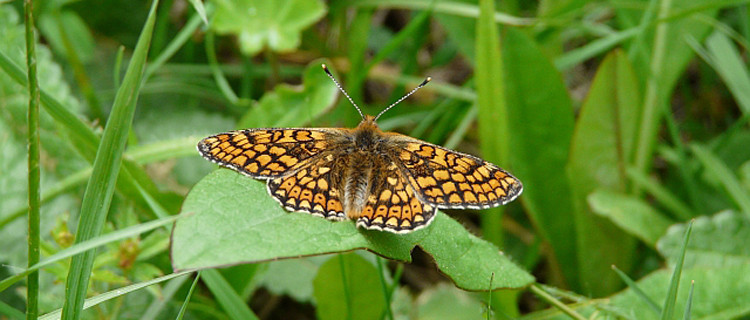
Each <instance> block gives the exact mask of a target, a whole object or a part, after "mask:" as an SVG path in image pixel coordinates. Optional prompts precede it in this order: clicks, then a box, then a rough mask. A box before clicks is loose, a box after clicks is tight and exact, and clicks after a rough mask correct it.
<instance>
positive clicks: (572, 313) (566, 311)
mask: <svg viewBox="0 0 750 320" xmlns="http://www.w3.org/2000/svg"><path fill="white" fill-rule="evenodd" d="M529 289H530V290H531V292H532V293H533V294H535V295H536V296H537V297H539V298H541V299H542V300H544V301H546V302H547V303H549V304H551V305H553V306H554V307H555V308H557V309H559V310H560V311H562V312H563V313H564V314H566V315H568V316H570V317H571V318H573V319H576V320H586V318H585V317H584V316H582V315H580V314H578V312H576V311H575V310H573V309H571V308H570V307H568V306H567V305H565V304H564V303H562V301H560V300H557V299H555V297H553V296H552V295H550V294H549V293H547V292H546V291H544V289H542V288H541V287H539V285H537V284H532V285H531V287H529Z"/></svg>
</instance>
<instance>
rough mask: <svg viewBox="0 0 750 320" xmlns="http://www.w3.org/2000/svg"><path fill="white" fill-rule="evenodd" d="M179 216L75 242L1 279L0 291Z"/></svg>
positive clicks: (167, 223) (170, 221) (165, 223)
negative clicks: (62, 262) (55, 265)
mask: <svg viewBox="0 0 750 320" xmlns="http://www.w3.org/2000/svg"><path fill="white" fill-rule="evenodd" d="M178 217H180V216H171V217H169V218H165V219H159V220H153V221H149V222H146V223H141V224H139V225H135V226H132V227H129V228H125V229H121V230H117V231H114V232H110V233H108V234H106V235H103V236H99V237H97V238H94V239H90V240H87V241H83V242H80V243H77V244H74V245H73V246H71V247H69V248H66V249H64V250H61V251H59V252H57V253H55V254H53V255H51V256H49V257H47V259H44V261H42V262H39V263H37V264H35V265H33V266H31V267H30V268H28V269H26V270H23V271H21V273H19V274H16V275H14V276H11V277H8V278H5V279H3V281H0V292H2V291H3V290H5V289H7V288H8V287H10V286H11V285H12V284H14V283H16V282H17V281H19V280H21V279H23V277H25V276H26V275H28V274H29V273H31V272H33V271H36V270H39V269H41V268H43V267H45V266H48V265H50V264H52V263H55V262H57V261H60V260H63V259H66V258H70V257H72V256H74V255H77V254H79V253H82V252H86V251H88V250H91V249H94V248H97V247H101V246H103V245H105V244H107V243H110V242H114V241H117V240H122V239H125V238H129V237H132V236H135V235H139V234H141V233H144V232H147V231H150V230H153V229H156V228H158V227H161V226H165V225H169V224H171V223H172V222H174V221H175V220H177V218H178Z"/></svg>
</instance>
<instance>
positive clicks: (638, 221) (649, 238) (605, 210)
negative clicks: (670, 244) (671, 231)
mask: <svg viewBox="0 0 750 320" xmlns="http://www.w3.org/2000/svg"><path fill="white" fill-rule="evenodd" d="M588 203H589V206H591V210H593V212H594V213H596V214H598V215H601V216H603V217H606V218H609V220H611V221H612V222H613V223H614V224H616V225H617V226H619V227H620V228H622V229H623V230H625V231H626V232H628V233H629V234H631V235H633V236H635V237H638V238H639V239H641V240H643V242H645V243H646V244H648V245H649V246H650V247H652V248H653V247H654V246H655V245H656V241H657V240H659V238H660V237H661V236H663V235H664V233H665V232H666V231H667V228H668V227H669V226H670V225H671V224H672V222H671V221H670V220H669V219H667V218H664V216H663V214H662V213H660V212H659V211H657V210H656V209H654V208H652V207H651V206H650V205H649V204H648V203H647V202H646V201H644V200H641V199H640V198H636V197H634V196H630V195H627V194H624V193H617V192H612V191H607V190H597V191H594V192H593V193H591V194H589V196H588Z"/></svg>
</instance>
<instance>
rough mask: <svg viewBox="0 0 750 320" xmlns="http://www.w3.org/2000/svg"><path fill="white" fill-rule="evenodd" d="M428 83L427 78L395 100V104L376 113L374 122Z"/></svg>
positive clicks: (430, 79) (428, 78) (429, 79)
mask: <svg viewBox="0 0 750 320" xmlns="http://www.w3.org/2000/svg"><path fill="white" fill-rule="evenodd" d="M430 81H432V78H431V77H427V78H426V79H424V81H422V83H420V84H419V85H418V86H417V87H416V88H414V89H412V90H411V91H409V93H407V94H406V95H405V96H403V97H401V99H398V100H396V102H394V103H392V104H391V105H390V106H388V108H385V109H383V111H380V113H378V115H377V116H375V121H377V120H378V118H380V116H382V115H383V114H384V113H385V112H386V111H388V110H390V109H391V108H393V107H395V106H396V105H397V104H399V103H400V102H401V101H404V100H406V98H408V97H409V96H410V95H413V94H414V93H415V92H417V90H419V89H421V88H422V87H424V86H426V85H427V83H428V82H430Z"/></svg>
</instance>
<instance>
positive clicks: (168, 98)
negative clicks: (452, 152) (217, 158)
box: [0, 0, 750, 320]
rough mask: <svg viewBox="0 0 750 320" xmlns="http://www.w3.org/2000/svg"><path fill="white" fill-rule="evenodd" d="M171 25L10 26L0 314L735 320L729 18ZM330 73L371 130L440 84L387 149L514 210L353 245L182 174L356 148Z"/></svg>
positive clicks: (740, 183) (309, 220)
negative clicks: (424, 146) (487, 168)
mask: <svg viewBox="0 0 750 320" xmlns="http://www.w3.org/2000/svg"><path fill="white" fill-rule="evenodd" d="M188 3H189V5H190V6H189V7H187V8H183V7H179V6H175V3H174V1H164V2H158V1H154V2H148V1H134V2H131V3H128V4H127V5H122V4H119V5H115V4H112V3H109V2H104V3H98V2H97V3H96V4H95V3H94V2H91V1H88V0H85V1H78V2H66V3H63V4H54V5H53V4H46V5H41V4H39V5H37V6H35V8H34V10H33V13H34V15H33V16H32V15H31V12H32V11H31V10H29V9H30V7H29V4H31V1H25V2H24V4H25V5H24V6H21V5H20V3H19V4H12V3H10V4H2V5H0V37H2V38H3V39H4V41H3V42H2V43H0V154H2V155H3V156H2V157H0V198H2V199H3V201H2V202H0V232H1V233H2V235H3V236H2V239H0V246H2V247H3V251H2V252H1V253H0V266H2V267H0V314H2V316H6V317H8V318H10V319H21V318H24V317H26V318H27V319H36V318H37V317H38V316H39V315H42V316H41V318H42V319H94V318H97V319H98V318H123V319H140V318H144V319H174V318H177V319H183V318H184V319H196V318H200V319H204V318H207V319H254V318H258V319H290V318H291V319H294V318H314V317H317V318H320V319H324V320H327V319H370V318H379V319H400V318H423V317H434V316H438V317H441V318H452V317H453V318H461V319H464V318H476V319H489V318H495V319H505V318H521V319H567V318H575V319H588V318H594V319H600V318H617V317H622V318H637V319H657V318H658V319H675V318H678V317H679V318H682V319H690V318H712V317H713V318H742V317H747V316H748V315H750V307H748V306H750V300H749V299H750V298H748V297H747V294H746V293H747V292H750V284H748V283H747V281H744V280H746V279H744V277H741V276H738V275H744V274H750V270H748V267H747V266H748V265H750V250H747V249H746V246H745V245H743V244H746V243H748V242H749V241H750V148H747V146H748V145H750V127H749V126H748V119H750V95H748V91H749V90H750V72H748V61H747V56H748V49H749V48H748V43H750V39H748V37H750V24H748V22H747V18H748V16H749V12H750V11H748V5H747V4H746V3H745V1H736V0H690V1H688V0H638V1H622V0H616V1H607V2H595V3H590V2H585V1H545V2H540V1H532V2H528V1H518V0H514V1H502V2H497V1H491V0H477V1H469V2H464V1H454V0H440V1H432V0H419V1H409V2H404V1H392V0H357V1H350V2H340V1H339V2H325V1H321V0H282V1H276V2H273V3H274V5H276V7H274V6H272V5H271V2H266V1H258V2H253V1H249V0H222V1H215V2H205V3H204V2H202V1H196V0H191V1H189V2H188ZM254 3H256V4H262V5H260V6H257V7H256V6H254ZM285 3H288V4H291V5H288V6H286V5H285ZM34 4H37V3H36V2H34ZM178 7H179V8H178ZM180 8H182V9H180ZM251 13H255V14H256V16H253V15H252V14H251ZM259 16H262V17H264V19H266V20H263V19H258V18H257V17H259ZM33 21H37V23H33ZM24 23H25V25H22V24H24ZM35 27H36V28H35ZM37 28H38V29H37ZM322 63H325V64H326V65H328V66H329V68H330V69H331V70H332V71H333V72H334V73H335V75H336V77H337V78H338V79H339V80H340V81H341V82H342V84H343V86H344V87H345V88H346V89H347V90H348V92H349V93H351V96H352V97H353V98H354V100H355V101H356V102H357V103H358V104H359V105H360V106H362V108H363V111H364V113H366V114H377V113H378V112H379V111H381V110H382V108H384V107H385V106H387V105H389V104H390V103H391V102H393V101H394V100H396V99H398V98H399V97H400V96H402V95H403V94H405V93H406V92H408V91H409V90H411V89H412V88H414V87H415V86H416V85H418V84H419V83H420V82H422V81H423V79H425V78H426V77H428V76H430V77H432V78H433V81H432V82H431V83H430V84H429V85H427V86H426V87H425V88H423V89H421V90H420V91H419V92H418V93H417V94H416V95H414V96H411V97H409V98H408V99H406V100H405V101H404V102H402V103H401V104H400V105H399V106H397V107H396V108H394V109H392V110H390V111H389V112H388V113H387V114H385V115H384V116H383V118H382V119H380V120H379V124H380V126H381V128H383V129H385V130H389V131H397V132H401V133H408V134H410V135H412V136H414V137H415V138H419V139H422V140H426V141H429V142H431V143H436V144H440V145H444V146H446V147H449V148H452V149H456V150H458V151H462V152H466V153H471V154H474V155H478V156H482V157H483V158H484V159H486V160H488V161H491V162H493V163H495V164H497V165H498V166H500V167H502V168H504V169H506V170H508V171H510V172H512V173H513V174H514V175H515V176H516V177H518V178H519V179H520V180H522V181H523V183H524V188H525V189H524V193H523V195H522V196H521V197H520V198H519V199H518V200H516V201H514V202H513V203H511V204H509V205H507V206H504V207H502V208H500V209H493V210H481V211H480V210H463V211H458V210H445V212H440V213H438V215H437V216H436V218H435V221H434V223H432V224H431V226H430V227H428V228H426V229H424V230H421V231H417V232H414V233H411V234H408V235H394V234H389V233H382V232H374V231H373V232H363V231H361V230H358V229H357V228H356V227H355V226H354V224H353V223H352V222H335V223H333V222H329V221H325V220H323V219H320V218H317V217H312V216H309V215H304V214H299V213H288V212H285V211H284V210H283V209H282V208H281V207H280V206H278V205H277V203H276V202H275V201H274V200H272V198H270V197H268V195H267V192H266V190H265V186H264V185H262V184H261V183H259V182H257V181H253V180H252V179H249V178H247V177H244V176H241V175H238V174H236V173H234V172H231V171H229V170H219V171H215V172H214V170H215V165H213V164H211V163H209V162H207V161H205V160H203V159H201V158H200V157H199V155H198V153H197V152H196V151H195V144H196V143H197V141H198V140H200V139H201V138H202V137H205V136H208V135H209V134H214V133H217V132H224V131H228V130H233V129H237V128H256V127H303V126H313V127H352V126H354V125H356V124H357V123H358V122H359V121H360V118H359V115H358V114H357V112H356V110H354V108H353V107H352V106H351V105H350V104H349V102H348V101H347V100H346V99H342V98H341V97H340V95H339V93H338V91H337V89H336V88H335V86H333V84H332V83H331V82H330V80H329V79H328V78H327V76H326V75H325V74H324V73H323V72H322V71H321V70H320V64H322ZM125 65H127V68H124V66H125ZM693 221H694V222H693ZM173 229H174V230H173ZM688 235H689V237H688ZM691 239H692V240H691ZM417 247H418V248H417ZM363 249H364V250H363ZM280 259H282V260H281V261H277V260H280ZM230 266H231V267H230ZM175 269H177V272H176V271H175ZM182 270H186V271H182ZM188 274H195V278H194V279H193V281H187V280H188V278H189V277H185V275H188ZM688 283H690V284H691V285H690V286H688V285H687V284H688ZM487 290H492V291H491V292H490V293H487V292H484V291H487ZM472 291H481V292H477V293H473V292H472ZM131 293H135V294H131ZM529 293H530V294H529ZM680 313H682V314H680ZM2 316H0V318H1V317H2Z"/></svg>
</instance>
